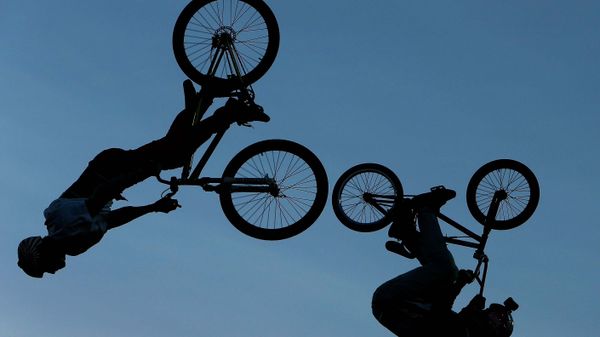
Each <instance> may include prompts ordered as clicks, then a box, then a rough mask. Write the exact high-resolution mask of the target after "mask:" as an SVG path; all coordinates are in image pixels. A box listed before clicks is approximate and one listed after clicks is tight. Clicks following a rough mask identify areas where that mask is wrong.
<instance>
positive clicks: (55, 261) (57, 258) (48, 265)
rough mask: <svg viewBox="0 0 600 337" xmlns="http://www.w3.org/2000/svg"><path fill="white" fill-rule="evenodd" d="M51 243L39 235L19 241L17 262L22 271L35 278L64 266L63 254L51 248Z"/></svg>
mask: <svg viewBox="0 0 600 337" xmlns="http://www.w3.org/2000/svg"><path fill="white" fill-rule="evenodd" d="M51 246H52V245H51V244H49V243H48V242H47V240H45V239H44V238H42V237H40V236H32V237H28V238H26V239H24V240H23V241H21V243H19V248H18V250H17V253H18V256H19V261H18V262H17V264H18V265H19V267H21V269H23V271H24V272H25V273H26V274H27V275H29V276H31V277H36V278H41V277H42V276H44V273H51V274H54V273H55V272H56V271H57V270H59V269H62V268H64V266H65V254H64V253H61V252H59V251H57V250H56V249H53V248H52V247H51Z"/></svg>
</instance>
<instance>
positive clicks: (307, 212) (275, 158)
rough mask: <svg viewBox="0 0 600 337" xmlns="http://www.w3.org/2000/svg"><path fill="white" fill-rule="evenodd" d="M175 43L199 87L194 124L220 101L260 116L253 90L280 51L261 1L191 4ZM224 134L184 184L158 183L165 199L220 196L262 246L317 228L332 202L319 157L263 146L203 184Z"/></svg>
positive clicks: (283, 143)
mask: <svg viewBox="0 0 600 337" xmlns="http://www.w3.org/2000/svg"><path fill="white" fill-rule="evenodd" d="M172 41H173V51H174V54H175V59H176V61H177V63H178V64H179V66H180V68H181V69H182V71H183V72H184V73H185V74H186V75H187V76H188V77H189V78H190V79H191V80H192V81H194V82H196V83H197V84H199V85H200V86H201V89H200V91H199V92H197V93H196V92H195V89H194V92H193V94H194V95H195V97H196V100H195V103H194V106H193V107H191V108H193V109H194V111H195V113H194V119H193V123H194V124H196V123H199V122H200V120H201V119H202V116H203V115H204V113H205V112H206V111H207V109H208V108H209V107H210V105H211V104H212V103H213V100H214V98H217V97H229V98H230V99H236V100H238V101H239V102H240V103H242V104H243V105H244V106H245V108H246V109H245V110H248V111H252V110H257V111H260V112H262V107H261V106H259V105H258V104H256V103H255V102H254V98H255V94H254V91H253V89H252V87H251V84H252V83H254V82H255V81H257V80H258V79H259V78H261V77H262V76H263V75H264V74H265V73H266V72H267V70H268V69H269V68H270V67H271V65H272V64H273V61H274V60H275V56H276V54H277V50H278V47H279V28H278V25H277V21H276V19H275V16H274V15H273V12H272V11H271V9H270V8H269V7H268V6H267V5H266V4H265V3H264V2H263V1H261V0H227V1H224V0H193V1H191V2H190V3H189V4H188V5H187V6H186V7H185V8H184V9H183V11H182V12H181V14H180V15H179V17H178V18H177V21H176V23H175V28H174V31H173V40H172ZM186 104H187V102H186ZM186 108H188V107H187V106H186ZM226 130H227V128H225V129H224V130H222V131H219V132H217V133H216V134H215V136H214V137H213V139H212V140H211V142H210V144H209V145H208V147H207V148H206V150H205V152H204V154H203V155H202V157H201V158H200V160H199V161H198V162H197V163H196V164H195V165H194V159H193V158H190V161H189V164H188V165H186V166H184V167H183V169H182V172H181V176H180V177H171V179H170V180H167V179H163V178H161V177H160V176H158V177H157V178H158V180H159V181H160V182H162V183H165V184H168V185H169V190H170V192H169V193H168V194H167V196H166V197H171V196H173V195H174V194H175V193H177V191H178V190H179V187H180V186H200V187H202V188H203V189H204V190H205V191H212V192H217V193H218V194H219V200H220V203H221V208H222V209H223V212H224V214H225V216H226V217H227V219H228V220H229V221H230V222H231V224H233V226H235V227H236V228H237V229H238V230H240V231H241V232H242V233H244V234H246V235H249V236H251V237H254V238H257V239H263V240H281V239H287V238H290V237H292V236H295V235H297V234H299V233H301V232H303V231H304V230H306V229H307V228H308V227H309V226H310V225H312V224H313V223H314V222H315V221H316V220H317V218H318V217H319V215H320V214H321V212H322V211H323V209H324V207H325V204H326V202H327V194H328V182H327V175H326V172H325V169H324V167H323V165H322V164H321V162H320V160H319V159H318V158H317V156H315V155H314V154H313V153H312V152H311V151H310V150H308V149H307V148H306V147H304V146H302V145H300V144H298V143H295V142H292V141H289V140H282V139H271V140H264V141H260V142H258V143H255V144H252V145H250V146H248V147H246V148H244V149H243V150H242V151H240V152H239V153H238V154H236V155H235V156H234V157H233V158H232V159H231V161H230V162H229V164H228V165H227V166H226V167H225V170H224V171H223V174H222V175H221V177H220V178H210V177H201V176H200V175H201V172H202V170H203V168H204V167H205V165H206V163H207V161H208V160H209V158H210V157H211V155H212V154H213V152H214V150H215V149H216V147H217V145H218V143H219V142H220V140H221V139H222V137H223V135H224V134H225V132H226Z"/></svg>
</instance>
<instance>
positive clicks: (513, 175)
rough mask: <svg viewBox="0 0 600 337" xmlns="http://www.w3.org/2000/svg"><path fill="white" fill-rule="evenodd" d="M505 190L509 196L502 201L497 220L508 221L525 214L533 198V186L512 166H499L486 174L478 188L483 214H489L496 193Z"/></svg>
mask: <svg viewBox="0 0 600 337" xmlns="http://www.w3.org/2000/svg"><path fill="white" fill-rule="evenodd" d="M496 191H504V192H506V194H507V198H506V199H504V200H502V201H501V202H500V205H499V207H498V213H497V215H496V221H498V222H502V221H504V222H507V221H510V220H513V219H515V218H517V217H518V216H519V215H521V214H523V212H524V211H525V209H526V208H527V206H528V205H529V204H530V199H531V194H532V190H531V186H530V185H529V182H528V181H527V178H526V177H525V176H524V175H523V174H522V173H520V172H518V171H516V170H514V169H511V168H499V169H496V170H493V171H491V172H490V173H488V174H486V175H485V176H484V177H483V178H482V179H481V182H480V183H479V185H478V186H477V190H476V198H475V199H476V203H477V207H478V208H479V210H480V211H481V213H482V214H487V212H488V210H489V207H490V205H491V202H492V199H493V197H494V193H495V192H496Z"/></svg>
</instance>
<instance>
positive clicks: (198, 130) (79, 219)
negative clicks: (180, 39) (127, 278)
mask: <svg viewBox="0 0 600 337" xmlns="http://www.w3.org/2000/svg"><path fill="white" fill-rule="evenodd" d="M184 93H185V98H186V106H185V109H184V110H183V111H181V112H180V113H179V114H178V115H177V117H175V120H174V121H173V123H172V125H171V127H170V128H169V130H168V132H167V134H166V135H165V136H164V137H162V138H160V139H158V140H155V141H152V142H150V143H148V144H145V145H143V146H141V147H139V148H137V149H134V150H123V149H117V148H112V149H108V150H104V151H102V152H100V153H99V154H98V155H97V156H96V157H94V159H92V160H91V161H90V162H89V164H88V166H87V168H86V169H85V170H84V171H83V173H82V174H81V176H80V177H79V178H78V179H77V180H76V181H75V182H74V183H73V184H72V185H71V186H70V187H69V188H67V190H65V191H64V192H63V193H62V194H61V195H60V197H59V198H58V199H56V200H54V201H53V202H52V203H51V204H50V206H48V208H47V209H46V210H45V211H44V217H45V219H46V221H45V225H46V227H47V230H48V235H47V236H45V237H43V238H42V237H40V236H34V237H29V238H26V239H24V240H23V241H21V243H20V244H19V248H18V256H19V261H18V265H19V266H20V267H21V268H22V269H23V271H24V272H25V273H27V274H28V275H29V276H32V277H38V278H40V277H42V276H43V274H44V272H48V273H55V272H56V271H57V270H59V269H61V268H63V267H64V266H65V255H71V256H75V255H79V254H81V253H83V252H85V251H86V250H88V249H89V248H90V247H92V246H93V245H95V244H96V243H98V242H99V241H100V239H101V238H102V237H103V235H104V234H105V233H106V231H108V230H109V229H112V228H115V227H118V226H121V225H124V224H126V223H128V222H130V221H132V220H134V219H136V218H138V217H140V216H143V215H145V214H148V213H151V212H163V213H168V212H170V211H172V210H174V209H176V208H177V207H179V205H178V203H177V200H174V199H170V198H162V199H160V200H158V201H156V202H155V203H153V204H150V205H146V206H140V207H123V208H120V209H117V210H111V209H110V206H111V204H112V200H122V199H124V198H123V197H122V195H121V193H122V192H123V191H124V190H125V189H127V188H129V187H131V186H133V185H135V184H137V183H139V182H141V181H143V180H145V179H147V178H149V177H152V176H156V175H158V174H159V173H160V171H161V170H167V169H174V168H178V167H182V166H184V165H185V164H186V163H187V162H188V161H189V159H190V157H191V156H192V154H193V153H194V152H195V151H196V149H197V148H198V147H199V146H200V145H202V144H203V143H204V142H205V141H206V140H208V139H209V138H210V137H211V136H212V135H213V134H215V133H217V132H220V131H223V130H225V129H227V128H228V127H229V126H230V125H231V124H232V123H234V122H237V123H239V124H242V123H246V122H250V121H264V122H266V121H268V120H269V117H268V116H267V115H266V114H264V113H263V112H262V109H261V108H260V107H258V106H256V105H251V104H246V103H242V102H240V101H238V100H236V99H233V98H230V99H229V100H228V101H227V103H226V104H225V106H224V107H221V108H219V109H217V110H216V111H215V113H214V114H213V115H212V116H210V117H208V118H205V119H204V120H202V121H200V122H199V123H196V124H195V125H194V123H193V119H194V114H195V110H196V106H197V104H198V94H197V93H196V91H195V89H194V87H193V84H192V83H191V81H189V80H187V81H185V82H184ZM208 100H209V101H210V102H209V104H208V105H210V103H211V102H212V98H211V97H209V98H208ZM205 104H206V102H205ZM208 105H205V106H206V107H207V106H208Z"/></svg>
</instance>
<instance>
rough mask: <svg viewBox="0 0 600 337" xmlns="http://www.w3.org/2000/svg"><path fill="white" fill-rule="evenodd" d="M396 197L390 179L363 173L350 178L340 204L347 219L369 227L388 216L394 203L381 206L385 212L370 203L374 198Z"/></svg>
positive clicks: (345, 185) (343, 190) (377, 174)
mask: <svg viewBox="0 0 600 337" xmlns="http://www.w3.org/2000/svg"><path fill="white" fill-rule="evenodd" d="M382 195H384V196H394V197H395V196H396V195H397V191H396V189H395V188H394V185H393V184H392V182H391V181H390V179H389V178H388V177H386V176H384V175H382V174H381V173H379V172H373V171H368V170H365V171H362V172H359V173H357V174H356V175H354V176H352V177H349V178H348V180H347V181H346V182H345V183H344V187H343V188H342V190H340V192H339V204H340V207H341V209H342V211H343V212H344V214H345V215H346V217H347V218H348V219H349V220H351V221H353V222H355V223H356V224H361V225H364V226H368V225H370V224H373V223H376V222H378V221H380V220H381V219H382V218H384V217H385V216H386V215H387V212H388V211H389V209H390V208H392V206H393V203H391V202H390V203H385V204H380V206H381V207H382V208H383V209H384V210H385V211H384V212H382V210H380V209H378V208H377V207H375V206H373V204H371V203H369V202H368V199H369V198H372V197H374V196H382Z"/></svg>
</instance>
